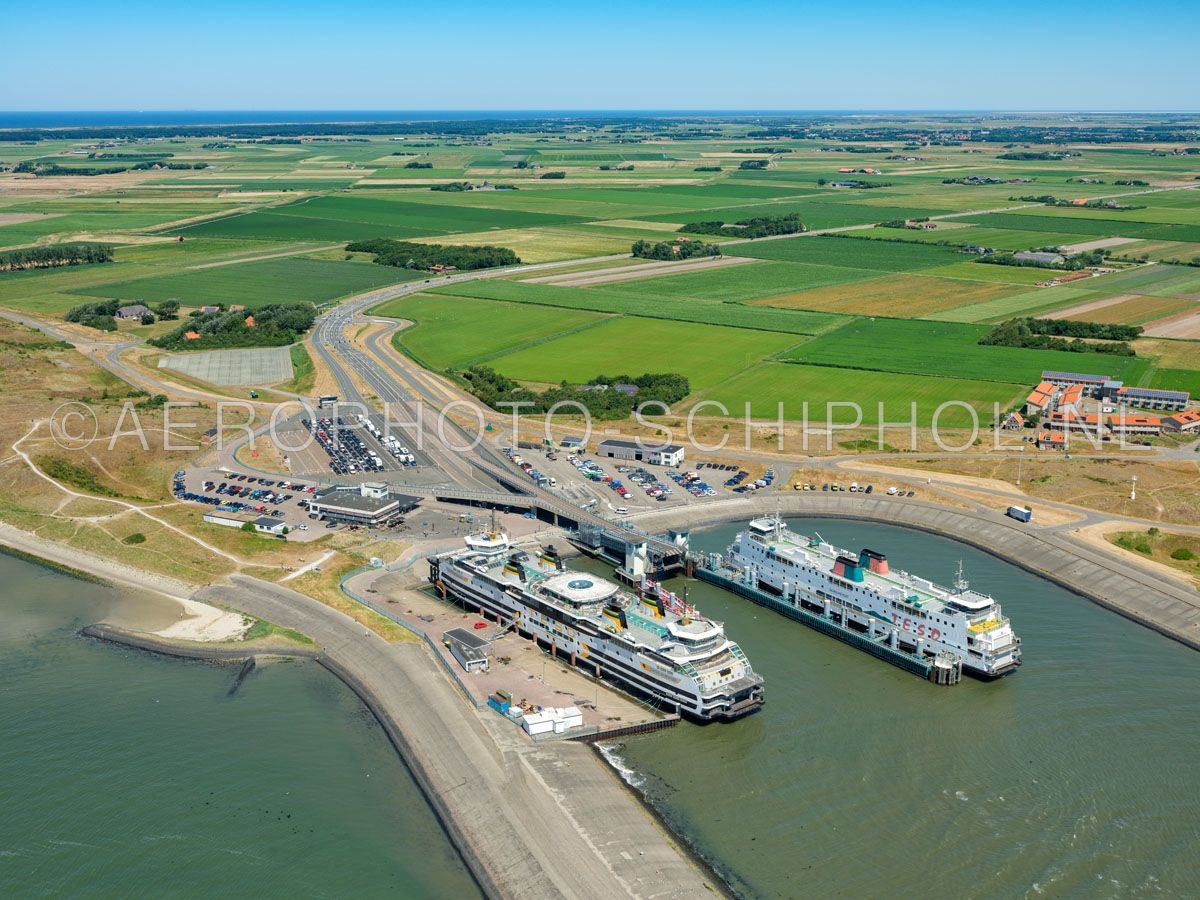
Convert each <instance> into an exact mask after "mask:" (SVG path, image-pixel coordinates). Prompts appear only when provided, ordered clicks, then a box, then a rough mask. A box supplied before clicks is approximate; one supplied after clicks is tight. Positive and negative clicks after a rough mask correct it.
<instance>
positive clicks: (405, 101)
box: [0, 0, 1200, 111]
mask: <svg viewBox="0 0 1200 900" xmlns="http://www.w3.org/2000/svg"><path fill="white" fill-rule="evenodd" d="M54 10H55V11H54V15H53V17H52V18H53V21H52V22H50V21H49V20H48V19H47V18H46V17H45V16H42V15H37V14H33V13H32V12H31V11H30V10H26V12H27V13H29V14H24V15H20V16H15V15H11V14H10V15H8V16H5V22H4V26H3V34H4V36H3V39H2V40H0V44H2V45H3V50H2V52H0V110H9V111H28V110H189V109H190V110H213V109H217V110H258V109H269V110H314V109H321V110H331V109H355V110H374V109H378V110H456V109H462V110H487V109H498V110H538V109H547V110H551V109H552V110H563V109H571V110H605V109H619V110H635V109H673V110H706V109H707V110H712V109H721V110H738V109H745V110H772V109H777V110H817V109H837V110H855V109H864V110H886V109H901V110H948V109H955V110H973V109H1001V110H1053V111H1059V110H1154V111H1157V110H1188V111H1193V110H1196V109H1197V108H1198V107H1200V90H1198V89H1200V67H1198V66H1197V64H1196V55H1197V54H1196V43H1195V41H1196V34H1197V26H1198V25H1200V3H1197V2H1195V0H1190V2H1177V0H1145V2H1141V3H1128V2H1124V3H1121V4H1119V5H1118V4H1116V3H1112V2H1110V0H1093V2H1089V3H1082V2H1074V0H1068V2H1055V0H1043V2H1038V3H1034V2H1026V0H1017V2H1001V3H994V4H972V3H963V2H954V0H928V2H921V0H913V2H908V3H900V2H882V0H855V2H842V3H810V2H792V3H774V2H770V0H763V2H753V3H747V2H742V3H735V2H725V3H714V2H709V0H686V2H676V3H663V2H659V0H642V2H637V3H632V2H626V0H616V2H599V3H572V2H570V0H567V2H562V0H560V2H557V3H547V2H542V0H527V2H521V3H503V2H495V0H492V2H457V0H442V2H434V3H430V2H424V3H420V4H416V3H410V2H406V0H391V2H381V0H359V2H356V3H350V4H344V5H342V4H333V3H316V2H313V0H291V2H287V3H284V2H278V0H268V2H255V0H246V2H230V0H211V2H205V3H164V2H162V0H154V2H144V0H122V2H121V3H115V4H113V3H95V2H94V0H88V2H83V0H60V2H58V3H56V4H55V7H54Z"/></svg>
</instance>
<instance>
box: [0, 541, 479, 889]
mask: <svg viewBox="0 0 1200 900" xmlns="http://www.w3.org/2000/svg"><path fill="white" fill-rule="evenodd" d="M0 584H3V585H4V589H3V592H2V594H0V735H3V738H2V739H0V797H2V798H3V815H0V894H3V895H4V896H8V897H29V896H43V895H67V894H74V895H78V894H92V895H100V896H115V895H122V896H128V895H143V896H220V895H222V894H224V895H230V894H232V895H234V896H247V895H256V896H284V895H287V896H292V895H297V894H299V895H304V896H348V895H360V896H361V895H377V894H382V893H384V892H387V893H388V894H390V895H393V896H400V897H433V896H437V897H456V898H457V897H472V896H478V895H479V892H478V890H477V888H476V887H475V885H474V883H473V882H472V881H471V879H470V876H469V875H468V873H467V871H466V869H465V867H464V866H463V864H462V862H461V860H460V859H459V858H458V856H457V855H456V853H455V851H454V849H453V847H452V846H451V845H450V842H449V840H448V838H447V837H446V836H445V834H444V832H443V831H442V830H441V828H440V827H439V825H438V823H437V821H436V820H435V819H434V817H433V814H432V812H431V811H430V809H429V807H428V805H427V804H426V803H425V801H424V799H423V798H422V796H421V794H420V792H419V791H418V789H417V787H416V785H415V784H414V782H413V781H412V779H411V777H410V776H409V774H408V772H407V770H406V769H405V768H404V766H403V763H402V762H401V761H400V759H399V757H398V756H397V755H396V752H395V750H394V749H393V748H392V746H391V744H390V743H389V742H388V739H387V737H386V735H385V734H384V733H383V731H382V729H381V728H380V727H379V725H378V724H377V723H376V722H375V720H374V718H372V716H371V715H370V713H369V712H368V711H367V710H366V709H365V707H363V705H362V704H361V703H360V702H359V700H358V699H357V697H355V696H354V695H353V694H352V693H351V692H350V691H349V690H348V689H347V688H345V687H344V686H343V685H342V684H341V682H339V681H337V679H335V678H334V677H333V676H332V675H330V674H328V673H327V672H325V671H324V670H323V669H321V668H320V667H318V666H317V665H316V664H315V663H311V662H307V661H287V662H278V663H268V664H265V665H263V666H260V667H259V668H258V669H257V670H256V671H255V672H254V673H252V674H251V675H250V676H249V677H248V678H247V679H246V680H245V681H244V682H243V683H242V684H241V686H240V688H239V689H238V690H237V691H236V693H234V694H233V695H232V696H230V694H229V690H230V687H231V686H232V685H233V683H234V678H235V675H236V673H237V667H236V666H235V667H230V666H216V665H210V664H206V663H203V662H194V661H186V660H176V659H169V658H165V657H160V656H155V655H153V654H149V653H143V652H140V651H134V650H126V649H122V648H118V647H115V646H113V645H107V644H102V643H99V642H96V641H92V640H89V639H86V638H80V637H78V636H76V631H77V630H78V629H79V628H81V627H82V626H84V625H86V624H89V623H91V622H96V621H100V620H103V619H110V620H111V619H113V618H114V617H117V618H122V619H125V620H129V619H130V618H131V617H132V618H140V619H142V620H144V621H147V620H155V619H156V618H163V619H164V620H165V621H173V620H174V618H175V617H176V616H177V615H178V607H177V606H176V605H175V604H172V603H170V602H169V601H161V600H159V599H158V598H155V597H150V596H147V595H132V594H127V593H122V592H118V591H115V590H112V589H109V588H105V587H102V586H99V585H93V584H88V583H85V582H80V581H77V580H75V579H73V578H70V577H67V576H64V575H60V574H58V573H55V572H51V571H49V570H47V569H43V568H41V567H38V566H35V565H32V564H30V563H27V562H24V561H21V560H16V559H12V558H10V557H7V556H3V555H0Z"/></svg>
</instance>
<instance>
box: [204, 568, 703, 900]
mask: <svg viewBox="0 0 1200 900" xmlns="http://www.w3.org/2000/svg"><path fill="white" fill-rule="evenodd" d="M232 581H233V584H232V585H231V586H212V587H210V588H206V589H205V590H203V591H200V592H199V594H198V595H197V597H196V599H197V600H200V601H204V602H212V603H217V604H219V605H221V606H228V607H233V608H237V609H239V610H242V611H244V612H246V613H249V614H250V615H253V616H257V617H259V618H262V619H266V620H267V621H270V622H274V623H276V624H278V625H282V626H284V627H288V628H294V629H296V630H297V631H300V632H303V633H304V634H307V635H309V636H310V637H311V638H313V640H315V641H316V642H317V644H318V645H320V646H321V647H323V648H325V649H324V652H323V654H322V655H321V656H320V657H319V659H318V662H320V664H321V665H323V666H325V667H326V668H327V669H329V670H330V671H331V672H333V673H334V674H336V675H337V676H338V677H339V678H341V679H342V681H344V682H345V683H346V684H347V685H349V686H350V687H351V689H352V690H354V691H355V692H356V693H357V694H358V695H359V696H360V697H361V698H362V700H363V702H364V703H365V704H366V705H367V706H368V707H369V708H370V709H371V710H372V712H374V714H375V716H376V717H377V718H378V720H379V721H380V723H381V724H382V726H383V728H384V729H385V731H386V732H387V734H388V736H389V738H390V739H391V740H392V741H393V743H394V744H395V746H396V748H397V750H398V751H399V752H400V754H401V756H402V757H403V758H404V760H405V762H406V763H407V764H408V766H409V769H410V770H411V771H412V773H413V776H414V778H415V780H416V781H417V783H418V784H419V785H420V787H421V789H422V790H423V791H424V793H425V795H426V797H427V798H428V800H429V802H430V805H431V806H432V808H433V809H434V812H435V813H436V814H437V815H438V817H439V818H440V820H441V821H442V823H443V825H444V827H445V828H446V831H447V833H448V834H449V836H450V837H451V839H452V840H453V841H454V843H455V845H456V846H457V847H458V848H459V849H460V851H461V853H462V855H463V859H464V861H465V862H466V864H467V866H468V867H469V868H470V870H471V872H472V874H473V875H474V876H475V878H476V880H477V881H478V883H479V884H480V886H481V887H482V888H483V890H484V892H485V893H486V894H488V895H489V896H493V897H572V898H596V900H601V898H605V900H607V898H612V897H615V896H626V897H650V896H653V897H656V898H672V897H677V898H684V897H697V896H707V895H709V894H712V893H716V894H722V893H724V888H723V886H722V885H721V884H720V883H719V882H717V881H716V880H715V879H714V878H713V877H712V876H711V875H710V874H709V873H707V872H705V871H704V870H703V869H702V868H701V867H700V866H698V865H697V864H696V862H695V861H694V860H693V859H692V858H691V856H690V855H689V854H688V852H687V851H686V850H684V849H683V848H682V847H680V845H679V844H678V843H677V842H676V841H675V839H674V838H673V837H672V836H671V835H670V834H669V833H668V832H667V831H666V830H665V829H664V828H663V827H662V826H661V825H660V823H659V822H658V821H657V819H656V818H655V817H654V816H653V815H652V814H651V813H650V812H649V811H648V810H647V809H646V808H645V807H643V806H642V805H641V803H639V802H638V800H637V798H636V797H634V796H633V795H632V794H631V793H630V792H629V791H628V790H626V789H625V787H624V785H622V784H621V783H620V782H619V781H617V779H616V778H615V777H614V776H613V774H612V773H611V772H610V771H609V769H608V767H607V766H606V765H605V764H604V763H603V761H602V760H600V759H599V758H598V757H597V755H596V754H595V753H594V752H593V751H592V750H591V748H590V747H587V746H585V745H582V744H577V743H574V742H571V741H560V742H554V743H552V744H533V743H531V742H530V741H529V740H528V739H527V738H525V736H524V735H523V734H522V733H520V732H519V731H518V730H517V729H515V728H514V727H513V726H512V725H511V723H507V722H502V721H500V720H499V718H498V717H497V718H496V720H495V721H491V720H490V719H489V718H488V717H486V716H480V714H479V713H478V712H477V711H476V710H475V709H474V708H471V707H469V706H468V705H467V704H466V702H465V701H464V700H463V698H462V696H461V694H459V693H458V692H457V691H456V690H455V689H454V687H453V686H452V685H451V684H450V682H449V680H448V679H447V678H446V677H445V675H444V674H443V673H442V672H441V671H439V669H438V665H437V663H436V661H435V660H433V658H432V657H431V656H430V654H429V651H428V650H427V649H426V648H425V647H424V645H422V644H416V643H403V644H389V643H387V642H386V641H384V640H383V639H382V638H381V637H379V636H378V635H376V634H375V633H374V632H371V631H367V630H365V629H364V628H363V627H362V626H361V625H359V624H358V623H356V622H355V621H354V620H353V619H350V618H349V617H348V616H345V615H343V614H342V613H340V612H338V611H336V610H333V609H331V608H329V607H327V606H324V605H323V604H321V603H319V602H318V601H316V600H313V599H312V598H310V597H306V596H304V595H303V594H298V593H296V592H294V591H291V590H288V589H287V588H284V587H281V586H279V585H275V584H270V583H267V582H263V581H258V580H257V579H253V578H247V577H243V576H235V577H234V578H233V579H232Z"/></svg>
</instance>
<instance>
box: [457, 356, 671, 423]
mask: <svg viewBox="0 0 1200 900" xmlns="http://www.w3.org/2000/svg"><path fill="white" fill-rule="evenodd" d="M459 374H460V377H461V378H462V379H463V381H464V382H465V383H466V385H467V389H468V390H469V391H470V392H471V393H472V394H474V395H475V396H476V397H478V398H479V399H480V400H481V401H483V402H484V403H486V404H487V405H488V406H490V407H491V408H492V409H497V410H502V411H506V412H507V411H508V410H509V409H510V407H509V406H507V404H509V403H525V404H529V405H528V406H522V407H521V408H520V411H521V412H522V413H544V412H546V411H547V410H549V409H550V408H551V407H552V406H554V404H556V403H561V402H563V401H574V402H576V403H580V404H582V405H583V406H584V407H586V408H587V410H588V411H589V413H590V414H591V416H592V418H594V419H599V420H602V421H612V420H615V419H626V418H628V417H629V416H630V415H631V414H632V413H633V411H634V409H636V408H637V407H638V406H639V405H640V404H643V403H646V402H648V401H656V402H659V403H665V404H666V405H667V406H671V405H673V404H675V403H678V402H679V401H680V400H682V399H683V398H684V397H686V396H687V395H688V394H690V393H691V385H690V384H689V383H688V380H687V378H686V377H684V376H683V375H679V374H677V373H673V372H668V373H647V374H644V375H638V376H636V377H634V376H630V375H597V376H596V377H595V378H593V379H592V380H591V381H589V382H587V384H586V385H574V386H573V385H570V384H568V383H567V382H565V381H564V382H562V383H561V384H559V385H558V386H557V387H552V388H547V389H546V390H544V391H541V392H538V391H533V390H530V389H529V388H527V387H524V386H522V385H521V384H520V383H518V382H516V381H514V380H513V379H511V378H509V377H507V376H505V375H501V374H500V373H499V372H497V371H496V370H495V369H492V368H491V367H489V366H472V367H470V368H469V369H467V370H465V371H463V372H461V373H459ZM618 384H632V385H635V386H636V387H637V389H638V390H637V394H636V395H635V396H630V395H629V394H628V393H625V392H622V391H618V390H615V389H614V387H613V386H614V385H618ZM601 385H603V386H605V387H604V388H603V389H598V388H599V387H600V386H601ZM586 388H593V389H591V390H588V389H586ZM502 404H504V405H502ZM564 412H567V413H570V412H572V410H571V409H570V408H567V409H565V410H564Z"/></svg>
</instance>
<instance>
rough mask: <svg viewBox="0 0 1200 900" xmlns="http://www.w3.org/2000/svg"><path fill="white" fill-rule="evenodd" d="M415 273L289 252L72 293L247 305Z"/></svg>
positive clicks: (332, 293)
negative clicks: (308, 257)
mask: <svg viewBox="0 0 1200 900" xmlns="http://www.w3.org/2000/svg"><path fill="white" fill-rule="evenodd" d="M416 277H419V273H417V272H413V271H411V270H408V269H396V268H391V267H385V266H376V265H372V264H370V263H365V262H333V261H331V260H324V259H306V258H304V257H301V256H290V257H285V258H282V259H264V260H260V261H255V262H244V263H234V264H230V265H219V266H210V267H207V268H202V269H191V270H189V271H185V272H179V273H177V274H172V275H158V276H151V277H149V278H136V279H133V280H132V281H119V282H116V283H110V284H105V285H103V286H102V288H99V289H97V288H95V287H86V288H81V289H80V290H79V291H78V293H81V294H84V295H93V294H94V293H95V292H96V291H97V290H100V291H101V295H102V296H104V297H113V298H116V299H119V300H129V301H131V302H132V301H141V302H146V303H151V302H154V303H157V302H159V301H162V300H171V299H174V300H178V301H179V302H180V303H181V304H182V305H184V306H202V305H205V304H209V303H213V304H215V303H226V304H229V303H238V304H241V305H243V306H246V307H248V308H253V307H256V306H265V305H267V304H269V303H295V302H299V301H308V302H309V303H315V304H322V303H328V302H330V301H332V300H336V299H338V298H339V297H345V296H348V295H351V294H359V293H362V292H363V291H369V290H372V289H373V288H379V287H384V286H385V285H389V284H398V283H400V282H403V281H410V280H412V279H413V278H416Z"/></svg>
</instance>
